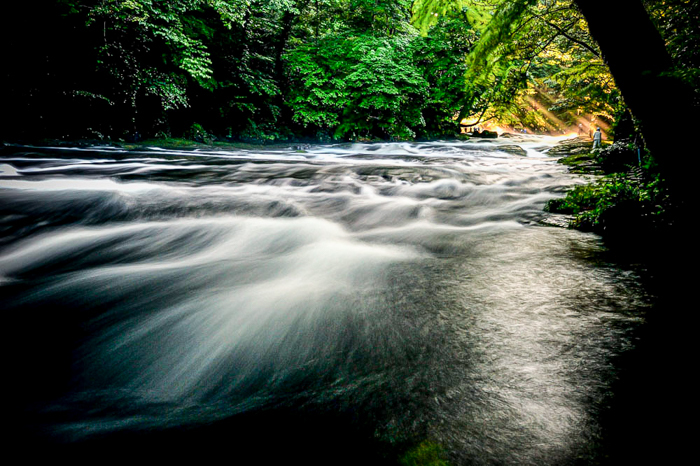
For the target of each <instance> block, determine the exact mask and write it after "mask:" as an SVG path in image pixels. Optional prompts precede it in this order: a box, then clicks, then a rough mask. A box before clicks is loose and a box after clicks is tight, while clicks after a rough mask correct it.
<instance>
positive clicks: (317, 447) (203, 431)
mask: <svg viewBox="0 0 700 466" xmlns="http://www.w3.org/2000/svg"><path fill="white" fill-rule="evenodd" d="M556 142H557V140H556V139H553V138H545V137H530V138H525V137H522V136H517V137H512V138H510V139H505V138H502V139H499V140H498V141H484V142H433V143H411V144H408V143H403V144H396V143H383V144H353V145H351V144H340V145H318V146H308V147H305V148H303V149H300V148H287V149H279V148H277V149H269V150H266V149H260V150H239V151H223V150H222V151H216V150H211V151H204V150H164V149H159V148H149V149H140V150H125V149H120V148H114V147H90V148H74V149H66V148H36V147H21V146H7V147H5V148H4V149H3V152H2V157H1V158H0V213H1V215H0V232H1V234H0V294H1V295H2V305H1V306H2V310H3V311H4V312H3V315H4V316H5V319H6V325H7V327H6V329H7V330H8V332H6V333H10V334H12V335H8V337H11V336H13V335H14V336H19V337H20V341H21V343H15V344H13V348H12V354H13V356H12V358H11V360H12V361H11V362H10V363H9V365H8V367H7V373H8V374H10V381H9V382H8V383H7V384H6V385H8V386H11V387H12V395H9V396H11V397H12V398H10V399H11V400H12V401H11V405H12V406H13V407H14V408H16V409H15V410H16V411H17V413H18V421H17V422H16V429H15V430H16V431H17V433H18V438H19V439H20V440H22V441H25V442H26V443H27V444H29V445H32V446H37V448H46V449H49V450H47V451H62V450H61V449H64V448H68V449H69V450H68V451H73V450H70V448H71V447H74V451H76V452H77V451H81V452H83V451H102V452H120V451H121V452H124V451H129V449H130V448H136V447H138V448H142V449H144V448H145V449H146V450H149V451H151V452H153V450H158V451H161V452H163V451H164V450H165V449H169V450H168V451H170V452H171V453H172V452H176V453H177V452H179V451H182V452H183V454H184V453H185V452H187V451H191V450H192V449H194V448H202V449H207V451H211V450H212V449H214V450H215V451H221V450H225V451H227V455H230V457H231V458H233V459H235V458H237V457H244V456H245V457H249V456H250V457H253V458H257V459H258V462H262V463H265V462H266V461H268V460H269V461H273V460H279V459H280V458H286V459H290V458H298V459H299V458H300V459H301V460H302V461H304V462H316V461H318V462H324V463H325V464H338V463H343V462H348V463H353V464H358V463H359V464H368V463H370V462H379V461H387V462H390V458H392V455H395V454H397V453H396V452H397V451H400V450H401V449H402V448H409V447H410V445H415V444H417V443H420V442H423V441H427V442H430V443H429V444H427V445H439V446H440V448H441V449H442V450H443V451H444V452H446V454H447V456H448V458H449V460H450V462H452V463H453V464H477V465H481V464H484V465H486V464H489V465H490V464H513V465H515V464H517V465H553V464H585V462H586V461H588V459H591V458H593V459H594V458H595V457H596V453H595V445H597V444H598V442H599V439H600V435H601V421H600V413H601V410H603V408H604V406H605V405H606V403H607V402H608V401H609V399H608V398H609V394H610V390H611V387H612V385H613V384H614V383H615V380H616V377H617V375H616V374H617V367H616V361H617V359H619V357H620V356H621V355H624V354H625V353H626V352H628V351H629V350H630V349H632V348H634V346H635V341H636V337H635V331H636V329H638V328H639V327H640V325H641V324H642V323H643V321H644V313H645V311H646V309H647V308H648V306H649V301H650V297H649V296H648V295H647V294H646V292H645V291H644V289H643V288H642V287H641V286H640V285H639V280H638V277H637V276H636V275H635V273H633V272H632V271H630V270H625V269H624V268H621V267H619V266H615V265H614V264H612V263H610V262H607V261H606V260H605V259H604V258H605V254H604V248H603V247H602V245H601V242H600V239H599V238H598V237H597V236H595V235H592V234H586V233H581V232H577V231H571V230H566V229H561V228H553V227H548V226H545V225H543V224H541V220H542V218H543V216H544V213H543V211H542V208H543V206H544V204H545V202H546V201H547V200H548V199H551V198H555V197H561V196H563V193H564V191H565V190H566V189H567V188H568V187H571V186H572V185H573V184H575V183H580V182H582V180H580V179H579V178H577V177H574V176H572V175H569V174H567V173H566V171H565V169H564V167H562V166H561V165H558V164H556V163H555V162H556V160H555V159H554V158H551V157H548V156H547V155H546V153H543V151H545V149H546V148H547V147H550V146H552V145H553V144H555V143H556ZM513 144H518V145H519V146H520V147H522V148H523V149H525V152H524V155H523V153H522V152H521V155H516V154H514V153H513V150H512V149H513V148H512V145H513ZM508 145H511V147H504V146H508ZM424 445H426V444H424ZM93 447H94V448H93ZM110 454H112V453H110ZM593 459H591V461H593ZM582 462H583V463H582Z"/></svg>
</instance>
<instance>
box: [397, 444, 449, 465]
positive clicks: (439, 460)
mask: <svg viewBox="0 0 700 466" xmlns="http://www.w3.org/2000/svg"><path fill="white" fill-rule="evenodd" d="M444 456H445V453H444V451H443V450H442V448H441V447H440V445H438V444H436V443H433V442H430V441H425V442H422V443H420V444H419V445H417V446H415V447H413V448H412V449H410V450H409V451H408V452H406V454H405V455H404V456H403V457H402V458H401V459H400V464H401V465H402V466H448V465H449V463H448V462H447V461H446V460H445V459H444Z"/></svg>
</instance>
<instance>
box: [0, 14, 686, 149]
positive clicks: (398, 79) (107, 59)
mask: <svg viewBox="0 0 700 466" xmlns="http://www.w3.org/2000/svg"><path fill="white" fill-rule="evenodd" d="M578 3H581V2H578ZM588 3H602V2H588ZM645 3H646V4H647V6H648V8H649V10H650V11H651V15H652V18H653V19H654V20H655V21H657V27H658V29H659V30H660V31H661V32H662V33H663V35H664V39H665V40H666V43H667V44H668V47H669V50H670V52H671V53H672V54H674V58H675V59H676V61H677V63H678V64H679V68H678V69H679V70H680V71H679V73H682V74H683V78H684V79H686V80H687V81H692V82H695V83H696V84H697V81H698V76H700V73H699V72H698V62H700V60H698V56H697V55H698V52H697V47H696V46H697V44H698V42H699V40H698V35H699V34H698V33H697V28H696V27H694V26H693V24H694V25H695V26H696V25H697V23H696V22H694V21H696V20H697V19H698V18H697V13H698V8H697V6H696V2H692V1H690V0H664V1H661V0H647V1H646V2H645ZM601 14H605V11H604V10H602V11H601ZM689 25H690V26H689ZM0 35H2V63H3V66H2V70H1V71H0V79H2V83H0V84H1V86H0V104H1V108H2V111H3V124H2V125H1V126H0V138H2V139H3V140H18V139H19V140H21V139H32V138H37V137H41V138H65V139H78V138H99V139H103V138H113V139H125V140H126V139H129V138H134V137H137V136H139V137H170V136H174V137H180V136H185V137H190V138H195V139H203V140H208V139H212V138H213V137H217V138H241V139H250V140H258V141H264V140H272V139H285V138H289V137H309V138H320V139H331V138H346V139H364V138H382V139H392V138H394V139H412V138H433V137H441V136H445V135H453V134H455V133H456V132H458V131H459V128H458V125H459V121H461V120H462V119H463V118H467V119H468V121H469V122H470V123H481V122H487V121H493V122H500V123H503V124H507V125H510V126H516V127H517V126H524V127H528V128H533V129H541V130H556V129H558V128H560V127H566V126H570V125H575V124H576V115H584V114H585V115H593V116H594V117H595V118H600V119H601V120H606V121H608V122H612V120H614V118H615V115H616V114H620V113H621V111H622V110H624V104H623V103H622V99H621V97H620V93H619V92H618V91H617V88H616V86H615V83H614V81H613V80H612V77H611V75H610V72H609V70H608V68H607V66H606V63H605V62H604V61H603V58H602V54H601V53H600V50H599V48H598V45H597V44H596V42H595V41H593V40H592V39H591V37H590V35H589V33H588V29H587V25H586V21H585V19H584V17H583V15H582V14H581V12H580V9H579V7H578V6H577V2H576V1H573V0H558V1H544V0H518V1H513V2H508V1H505V0H415V1H410V0H43V1H39V2H15V3H14V4H13V13H12V14H11V15H10V14H8V15H6V16H5V17H4V22H3V27H2V28H0ZM696 88H697V86H696ZM649 91H650V92H652V91H653V90H651V89H650V90H649Z"/></svg>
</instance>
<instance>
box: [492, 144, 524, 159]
mask: <svg viewBox="0 0 700 466" xmlns="http://www.w3.org/2000/svg"><path fill="white" fill-rule="evenodd" d="M498 149H499V150H501V151H503V152H508V153H509V154H513V155H521V156H523V157H526V156H527V151H526V150H525V149H523V148H522V147H520V146H515V145H513V146H500V147H499V148H498Z"/></svg>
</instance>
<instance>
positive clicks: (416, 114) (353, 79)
mask: <svg viewBox="0 0 700 466" xmlns="http://www.w3.org/2000/svg"><path fill="white" fill-rule="evenodd" d="M286 59H287V62H288V66H289V68H290V76H291V78H292V82H293V85H292V91H291V94H290V98H289V104H290V106H291V107H292V109H293V111H294V116H293V118H294V120H295V121H296V122H298V123H301V124H302V125H304V126H309V125H311V126H314V127H318V128H335V135H336V137H344V136H351V137H372V136H384V137H387V136H388V137H395V138H409V137H413V136H414V132H413V130H412V129H411V128H412V127H415V126H417V125H421V124H423V119H422V114H421V110H422V106H421V102H422V101H423V100H424V96H425V94H426V87H427V83H426V81H425V80H424V79H423V76H422V75H421V73H420V71H419V70H418V69H417V68H416V66H415V64H414V62H413V46H412V43H411V38H410V37H406V36H396V37H375V36H373V35H367V34H365V35H354V34H351V33H344V34H337V35H328V36H326V37H323V38H322V39H320V40H319V41H318V42H316V43H312V44H305V45H301V46H298V47H296V48H295V49H293V50H292V51H290V52H289V53H288V54H287V55H286Z"/></svg>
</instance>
